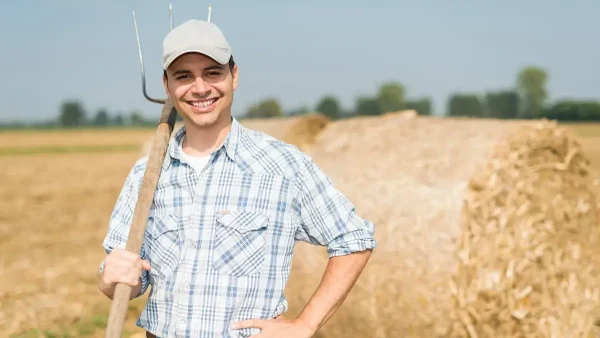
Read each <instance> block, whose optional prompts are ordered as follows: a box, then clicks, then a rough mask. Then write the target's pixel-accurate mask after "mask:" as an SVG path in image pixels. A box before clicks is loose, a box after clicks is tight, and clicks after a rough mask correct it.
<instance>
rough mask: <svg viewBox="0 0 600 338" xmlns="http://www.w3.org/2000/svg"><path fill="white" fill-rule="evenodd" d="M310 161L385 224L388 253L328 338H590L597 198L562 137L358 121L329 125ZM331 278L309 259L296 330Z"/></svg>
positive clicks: (295, 303) (577, 155)
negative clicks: (322, 285)
mask: <svg viewBox="0 0 600 338" xmlns="http://www.w3.org/2000/svg"><path fill="white" fill-rule="evenodd" d="M307 152H308V153H309V154H310V155H311V156H312V158H313V159H314V160H315V162H316V163H317V164H318V165H319V166H320V167H321V168H322V169H323V170H324V171H325V172H326V173H327V174H328V175H329V176H330V177H331V178H332V180H333V182H334V183H335V184H336V186H337V187H338V188H339V189H340V190H341V191H342V192H343V193H345V194H346V195H347V196H348V197H349V198H350V200H352V201H353V202H354V204H355V206H356V209H357V212H358V213H359V214H361V215H362V216H364V217H366V218H368V219H370V220H371V221H373V222H374V223H375V225H376V239H377V241H378V248H377V249H376V250H375V252H374V253H373V256H372V257H371V260H370V262H369V264H368V265H367V267H366V269H365V271H364V272H363V274H362V275H361V277H360V278H359V280H358V281H357V283H356V286H355V287H354V289H353V291H352V292H351V293H350V295H349V296H348V297H347V299H346V300H345V302H344V304H343V305H342V306H341V307H340V309H339V310H338V311H337V313H336V314H335V315H334V317H332V318H331V319H330V320H329V322H328V323H327V324H326V325H325V326H324V327H323V328H322V330H321V331H320V333H319V334H320V337H322V338H337V337H372V338H381V337H386V338H387V337H469V336H470V337H526V336H527V337H529V336H531V337H538V336H545V337H550V336H552V335H550V333H549V332H550V331H552V330H555V331H554V332H558V335H554V336H553V337H566V336H569V337H583V336H584V334H583V333H589V332H591V331H589V330H590V328H591V325H593V322H594V320H595V318H597V317H596V313H595V312H594V311H592V306H593V305H594V304H593V301H594V299H596V298H595V297H597V294H598V290H597V283H596V280H594V274H597V272H598V271H597V268H596V265H593V264H592V263H593V262H594V261H593V255H594V254H595V253H596V251H598V250H596V249H595V247H594V245H595V243H596V241H597V239H596V238H597V237H598V227H597V226H596V224H597V215H596V213H597V210H598V207H597V205H596V204H597V202H596V189H597V188H596V183H595V180H594V178H593V177H592V175H591V173H590V171H589V169H588V168H587V161H586V160H585V156H584V155H583V154H582V152H581V150H580V148H579V146H578V144H577V143H576V142H575V141H574V139H573V137H571V136H569V135H567V134H566V132H565V131H564V130H562V129H560V128H558V127H557V126H556V125H555V124H552V123H548V122H539V121H527V122H525V121H498V120H483V119H469V118H462V119H449V118H438V117H415V118H411V119H406V118H405V117H403V116H400V115H399V116H390V115H388V116H387V117H385V118H382V117H360V118H353V119H348V120H342V121H338V122H333V123H330V124H329V125H328V126H327V127H326V128H325V129H324V130H323V131H322V132H321V134H319V136H318V137H317V138H316V140H315V143H313V145H312V146H311V147H309V148H308V149H307ZM565 159H568V162H567V161H566V160H565ZM510 163H512V164H510ZM556 163H563V164H562V165H560V164H558V165H557V164H556ZM564 163H567V164H564ZM538 183H541V184H542V185H541V186H536V184H538ZM540 255H541V256H540ZM538 257H540V258H538ZM326 264H327V254H326V251H325V250H324V249H319V248H317V247H314V246H309V245H307V244H304V243H300V244H298V245H297V247H296V254H295V258H294V262H293V268H292V273H291V276H290V280H289V283H288V287H287V289H286V297H287V299H288V301H289V306H290V310H289V313H290V314H291V315H292V316H293V315H296V314H297V313H299V312H300V311H301V309H302V308H303V306H304V305H305V304H306V303H307V302H308V301H309V299H310V297H311V296H312V294H313V292H314V290H315V289H316V288H317V286H318V285H319V283H320V281H321V280H320V279H321V276H322V273H323V271H324V269H325V266H326ZM509 268H510V270H509V271H510V274H509V277H502V276H506V271H507V269H509ZM491 277H496V279H492V278H491ZM559 278H562V280H559ZM490 281H491V282H490ZM490 283H491V284H490ZM490 285H491V286H490ZM528 286H530V287H529V288H528ZM561 290H562V291H561ZM509 296H510V297H512V298H510V297H509ZM519 297H520V298H519ZM586 297H587V298H586ZM515 299H521V301H520V302H519V301H516V300H515ZM584 299H587V303H586V302H585V301H584ZM525 309H527V310H528V312H524V311H525ZM519 310H521V312H519ZM568 311H571V312H568ZM515 316H516V317H515ZM519 317H520V318H519ZM536 325H537V326H536ZM556 330H559V331H556ZM560 330H562V331H560ZM561 332H562V334H561ZM565 332H567V334H564V333H565Z"/></svg>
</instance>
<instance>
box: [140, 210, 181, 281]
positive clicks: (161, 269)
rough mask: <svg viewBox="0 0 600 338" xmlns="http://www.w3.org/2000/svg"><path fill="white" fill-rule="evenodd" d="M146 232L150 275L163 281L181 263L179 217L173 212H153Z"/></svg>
mask: <svg viewBox="0 0 600 338" xmlns="http://www.w3.org/2000/svg"><path fill="white" fill-rule="evenodd" d="M146 232H147V233H146V236H147V245H146V247H147V255H148V260H149V261H150V268H151V269H150V276H152V277H154V278H155V279H156V278H158V279H160V280H161V281H163V280H164V279H167V278H169V277H171V275H172V274H173V272H174V271H175V269H176V268H177V265H178V264H179V257H180V252H181V243H180V234H179V219H178V218H177V216H175V215H172V214H152V215H150V218H149V219H148V225H147V228H146Z"/></svg>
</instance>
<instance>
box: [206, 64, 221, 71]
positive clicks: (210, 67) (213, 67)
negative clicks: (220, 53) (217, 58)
mask: <svg viewBox="0 0 600 338" xmlns="http://www.w3.org/2000/svg"><path fill="white" fill-rule="evenodd" d="M223 68H225V66H223V65H213V66H208V67H206V68H204V70H213V69H219V70H220V69H223Z"/></svg>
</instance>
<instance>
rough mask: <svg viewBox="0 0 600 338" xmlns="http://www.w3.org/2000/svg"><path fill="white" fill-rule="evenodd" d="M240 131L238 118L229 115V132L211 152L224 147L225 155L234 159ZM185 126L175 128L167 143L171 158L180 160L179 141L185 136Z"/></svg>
mask: <svg viewBox="0 0 600 338" xmlns="http://www.w3.org/2000/svg"><path fill="white" fill-rule="evenodd" d="M241 132H242V126H241V125H240V123H239V122H238V120H237V119H236V118H235V117H233V116H232V117H231V128H230V130H229V132H228V133H227V136H226V137H225V141H224V142H223V145H222V146H221V147H220V148H219V149H215V151H214V152H213V155H214V154H216V153H217V152H218V151H220V150H221V149H222V148H225V153H226V154H227V157H229V159H230V160H231V161H235V155H236V152H237V147H238V144H239V138H240V134H241ZM185 133H186V130H185V126H184V127H181V128H180V129H179V130H177V131H176V132H175V135H174V136H173V138H172V140H171V142H170V143H169V148H168V151H167V153H168V154H169V156H170V157H171V159H174V160H178V161H179V160H181V151H182V150H181V143H182V141H183V138H184V137H185Z"/></svg>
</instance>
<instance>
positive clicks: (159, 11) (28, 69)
mask: <svg viewBox="0 0 600 338" xmlns="http://www.w3.org/2000/svg"><path fill="white" fill-rule="evenodd" d="M170 3H172V5H173V21H174V24H175V25H177V24H180V23H182V22H184V21H186V20H188V19H192V18H195V19H206V18H207V16H208V6H209V5H212V15H211V21H212V22H214V23H216V24H217V25H218V26H219V27H220V28H221V29H222V30H223V32H224V34H225V35H226V36H227V38H228V40H229V42H230V44H231V46H232V49H233V54H234V57H235V61H236V62H237V64H238V66H239V74H240V80H239V81H240V82H239V87H238V89H237V91H236V92H235V99H234V104H233V114H234V116H236V117H237V118H239V119H240V120H241V121H242V122H243V123H246V124H247V125H248V126H250V127H252V128H255V129H259V130H263V131H265V132H267V133H270V134H272V135H273V136H275V137H277V138H280V139H282V140H285V141H288V142H290V143H294V144H296V145H297V146H299V147H301V149H302V150H305V151H307V152H309V153H310V154H311V155H313V154H314V156H315V158H317V159H318V158H319V157H318V156H319V155H322V154H324V152H325V151H326V150H327V149H334V148H335V149H338V150H339V149H344V150H343V151H353V150H354V151H365V152H370V153H371V154H372V155H373V156H375V155H377V156H379V157H374V158H379V159H380V158H389V157H394V156H398V154H399V153H402V152H403V150H402V149H404V148H402V147H409V146H411V147H413V148H414V147H417V148H418V147H419V144H416V141H415V139H416V137H415V138H407V137H405V138H402V139H398V140H396V141H393V140H390V139H389V138H388V139H386V141H385V142H384V143H381V142H379V141H377V140H378V137H383V136H381V135H383V134H381V132H382V130H383V129H381V128H382V125H383V124H385V125H386V128H387V129H385V132H386V133H388V134H385V135H394V134H402V133H405V134H406V133H409V131H410V130H411V129H412V127H414V126H416V125H414V124H410V123H416V122H407V121H411V120H413V119H417V120H418V121H424V122H418V123H420V124H419V126H422V129H419V130H422V131H423V132H424V133H425V134H423V135H424V136H423V135H421V136H423V137H425V138H424V140H425V139H427V140H431V141H430V143H428V147H427V149H426V150H424V151H423V152H422V153H415V155H414V156H415V158H417V159H421V160H422V161H426V158H425V156H426V155H425V154H426V153H427V154H429V155H427V156H433V157H435V156H437V155H435V154H436V153H435V150H432V149H434V148H435V147H439V149H442V146H444V144H446V143H447V142H451V141H450V138H449V137H450V136H448V138H444V135H446V134H444V132H442V131H441V130H442V129H443V128H442V129H439V130H438V129H434V127H432V126H433V124H434V123H441V124H443V123H445V122H444V121H465V123H468V127H467V124H464V126H465V128H466V129H465V131H464V134H461V126H462V124H460V123H458V124H454V122H453V124H451V125H450V124H448V125H447V126H448V127H444V128H446V129H444V130H446V131H448V130H452V137H454V138H456V139H457V140H458V139H461V137H462V139H463V140H464V142H463V143H461V148H457V149H455V151H463V152H466V153H467V154H469V153H470V154H472V155H473V156H480V158H479V159H477V160H473V161H474V163H475V164H478V163H481V164H483V163H485V161H486V159H487V158H489V156H492V155H490V154H491V150H490V151H489V152H485V153H484V152H481V153H479V152H478V151H471V150H469V149H470V148H468V147H470V146H476V145H477V144H479V143H481V142H488V141H489V140H488V141H485V139H486V135H492V134H493V132H492V130H494V128H496V127H497V128H501V127H500V126H504V125H505V124H506V123H515V124H520V123H523V124H526V123H528V122H534V121H539V120H542V119H549V120H553V121H556V122H557V124H558V126H559V127H560V128H564V130H567V131H568V132H569V133H571V134H569V135H572V137H573V139H574V140H576V142H578V143H579V144H581V147H582V154H584V155H582V156H585V159H586V160H587V161H589V163H590V164H591V167H592V169H593V170H596V169H597V168H598V166H599V165H600V129H599V126H600V124H598V123H599V122H600V67H598V65H597V63H598V60H600V45H599V44H598V43H597V41H598V33H599V32H600V22H598V20H597V13H598V12H599V11H600V2H598V1H592V0H580V1H575V2H570V3H567V2H565V1H548V0H545V1H541V0H531V1H526V2H524V1H514V0H509V1H502V2H484V1H474V0H464V1H454V2H449V1H420V2H409V1H368V2H365V1H337V0H335V1H322V2H320V1H313V0H307V1H302V2H285V1H271V0H267V1H260V2H248V1H219V0H214V1H211V2H208V1H187V0H173V1H171V2H169V1H166V0H165V1H158V0H146V1H141V0H138V1H132V0H127V1H103V2H84V1H67V0H53V1H43V0H39V1H34V0H25V1H14V0H13V1H10V0H4V1H0V42H1V43H2V47H1V48H0V50H1V51H2V52H1V53H0V64H1V65H2V81H0V163H1V164H2V165H0V168H1V169H0V170H1V171H2V177H3V178H4V180H3V183H2V185H1V187H0V198H1V200H2V201H3V202H2V206H1V207H0V336H2V337H20V338H24V337H103V333H104V331H103V330H104V328H105V326H106V319H107V317H108V307H109V306H110V303H109V301H108V300H107V299H106V298H105V297H104V296H103V295H102V294H101V293H100V292H99V290H98V289H97V287H96V283H97V269H98V265H99V264H100V261H101V260H102V258H103V256H104V252H103V249H102V246H101V245H102V239H103V238H104V235H105V233H106V227H107V224H108V219H109V216H110V212H111V211H112V207H113V206H114V202H115V201H116V197H117V194H118V192H119V190H120V188H121V185H122V184H123V181H124V179H125V177H126V175H127V172H128V171H129V169H130V168H131V166H132V165H133V163H134V162H135V161H136V160H137V159H138V158H139V157H140V156H143V155H144V151H145V149H147V148H145V147H146V146H147V142H148V140H149V139H150V138H151V137H152V135H153V133H154V130H155V129H154V128H155V126H156V123H157V121H158V118H159V115H160V109H161V107H160V106H159V105H157V104H155V103H151V102H149V101H147V100H146V99H145V98H144V97H143V95H142V84H141V73H140V63H139V58H138V50H137V42H136V37H135V30H134V25H133V15H132V11H133V10H135V12H136V18H137V23H138V28H139V32H140V39H141V46H142V50H143V55H144V65H145V69H146V79H147V90H148V93H149V95H150V96H152V97H155V98H163V97H164V96H165V94H164V90H163V87H162V81H161V76H162V70H161V50H162V40H163V38H164V36H165V34H167V33H168V31H169V4H170ZM396 113H403V114H396ZM396 115H397V116H398V118H395V117H393V116H396ZM386 116H392V117H391V118H390V119H388V120H386ZM363 119H364V121H365V122H364V123H365V124H361V123H363V122H360V121H363ZM302 121H304V122H305V124H302V123H301V122H302ZM307 121H308V122H307ZM377 121H379V122H377ZM386 121H387V122H386ZM403 121H404V122H403ZM467 121H468V122H467ZM474 121H475V122H476V121H481V123H482V124H480V125H474V124H473V123H475V122H474ZM344 123H348V124H344ZM377 123H379V124H377ZM390 123H391V125H390ZM344 126H349V127H348V128H346V127H344ZM350 126H351V128H350ZM360 126H361V127H360ZM366 126H372V127H366ZM410 126H412V127H410ZM478 126H479V127H478ZM352 128H354V129H352ZM394 128H395V129H394ZM428 128H430V129H428ZM351 130H354V131H355V134H352V133H351ZM428 130H429V131H430V132H431V133H430V134H427V131H428ZM434 130H435V132H434ZM475 130H479V131H477V132H475ZM336 132H339V133H340V134H335V133H336ZM343 133H345V134H343ZM474 133H475V134H477V135H478V136H477V137H479V139H477V138H475V136H473V135H475V134H474ZM490 133H492V134H490ZM321 135H322V136H321ZM336 135H337V136H336ZM359 135H360V136H362V137H363V141H364V142H373V143H374V144H375V143H377V144H378V146H377V147H376V148H365V149H363V148H360V147H359V146H356V147H355V148H353V146H352V143H351V142H350V141H349V140H352V139H353V138H357V137H358V136H359ZM406 135H408V134H406ZM461 135H463V136H461ZM494 135H496V134H494ZM506 135H508V134H506ZM506 135H505V134H502V135H500V134H498V135H496V136H489V139H493V140H492V141H489V142H490V145H489V149H493V146H494V145H495V144H497V142H496V141H498V140H502V139H503V138H504V137H505V136H506ZM421 136H420V137H421ZM467 136H469V137H471V138H468V139H467ZM386 137H387V136H386ZM342 138H343V140H345V141H340V139H342ZM436 138H437V139H436ZM327 142H329V143H327ZM340 142H346V143H344V144H343V145H340V144H339V143H340ZM357 142H358V141H357ZM378 142H379V143H378ZM395 142H396V143H395ZM409 142H415V144H410V143H409ZM313 143H314V144H313ZM311 146H312V148H311ZM359 149H362V150H359ZM332 151H333V150H332ZM374 151H377V153H376V154H375V153H373V152H374ZM363 154H364V153H363ZM437 154H438V155H439V156H442V155H441V154H442V151H441V150H439V152H438V153H437ZM444 154H445V155H446V154H447V153H444ZM445 155H444V156H445ZM323 156H324V155H323ZM460 156H461V158H463V159H464V155H460ZM433 157H432V158H433ZM363 159H364V161H368V159H367V157H364V158H363ZM343 160H344V159H343V158H340V161H343ZM449 161H452V159H450V160H449ZM317 163H319V164H323V168H324V169H325V170H326V172H327V173H328V174H330V175H331V176H332V179H333V180H334V182H335V183H337V184H339V186H340V187H341V189H342V190H343V191H344V192H345V193H347V194H348V195H349V196H354V195H352V193H351V191H352V189H353V188H352V186H351V185H350V183H346V182H349V181H350V180H351V179H349V178H347V177H348V175H349V174H348V173H347V172H346V173H344V172H343V169H344V168H343V167H345V166H347V165H345V164H339V165H337V166H336V167H334V165H333V164H331V165H328V164H327V163H326V162H325V159H323V162H319V161H317ZM342 163H346V162H342ZM411 163H413V162H411ZM475 164H474V166H473V169H472V170H471V171H468V172H467V171H465V174H464V175H463V176H460V177H458V176H457V178H455V182H457V184H459V183H461V184H462V183H465V182H467V181H468V180H469V175H470V174H471V173H472V172H474V171H475V169H474V168H475ZM362 165H363V166H366V165H367V164H362ZM406 165H407V166H408V165H409V164H406ZM411 165H412V164H411ZM446 165H449V164H446ZM396 168H397V169H398V172H401V171H402V169H401V168H400V167H396ZM419 168H423V167H419ZM387 169H389V168H387ZM387 169H386V170H387ZM419 170H421V169H419ZM423 170H424V169H423ZM420 172H421V173H422V171H420ZM398 175H401V174H400V173H398ZM593 175H595V174H593ZM369 177H370V178H371V179H372V178H373V177H371V176H369ZM374 177H375V178H376V180H380V181H379V183H381V184H384V183H385V182H384V181H383V180H384V178H383V177H381V176H379V177H378V176H377V175H375V176H374ZM398 177H400V176H398ZM367 178H368V177H367V176H365V177H364V178H363V179H364V180H367ZM396 178H397V177H396ZM593 178H594V179H595V178H597V177H596V176H594V177H593ZM427 180H428V182H429V183H428V184H431V185H434V183H431V182H435V180H436V177H435V175H433V174H431V175H428V177H427ZM359 181H360V179H359V180H358V181H357V182H359ZM354 187H355V188H354V189H355V190H357V189H358V183H355V186H354ZM376 192H377V190H374V194H375V193H376ZM465 194H466V192H465ZM378 196H380V197H379V198H384V197H381V196H382V195H378ZM385 196H387V197H385V198H388V202H389V203H393V201H392V197H391V195H389V194H388V195H385ZM360 198H361V195H360V194H356V198H355V199H354V200H357V205H358V206H359V210H361V211H364V214H365V215H366V216H368V217H370V218H373V219H377V218H378V217H379V216H378V215H376V214H375V211H371V210H369V205H367V204H361V202H360V201H359V199H360ZM381 223H382V224H383V223H384V222H383V220H382V222H381ZM299 266H300V265H299ZM292 292H293V291H292ZM292 299H293V297H292ZM298 302H299V303H295V304H300V301H298ZM143 304H144V298H141V299H137V300H135V301H133V302H132V303H131V306H130V313H129V315H128V319H127V323H126V331H125V333H126V335H127V336H132V337H135V336H136V335H137V336H139V335H140V334H141V332H142V331H140V329H139V328H136V327H135V319H136V318H137V316H138V315H139V312H140V311H141V308H142V307H143ZM296 306H300V305H296ZM340 318H342V317H340ZM382 325H383V324H382ZM390 325H392V324H390ZM332 330H333V326H332ZM390 332H391V331H390ZM376 336H377V337H387V336H386V335H385V333H382V332H379V333H377V334H373V335H372V337H376ZM392 336H394V335H391V334H390V335H389V337H392ZM417 336H418V335H417ZM323 337H329V336H323ZM361 337H362V336H361ZM394 337H395V336H394Z"/></svg>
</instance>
